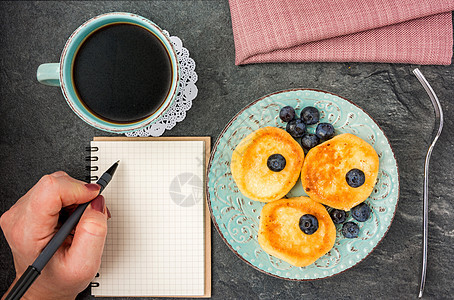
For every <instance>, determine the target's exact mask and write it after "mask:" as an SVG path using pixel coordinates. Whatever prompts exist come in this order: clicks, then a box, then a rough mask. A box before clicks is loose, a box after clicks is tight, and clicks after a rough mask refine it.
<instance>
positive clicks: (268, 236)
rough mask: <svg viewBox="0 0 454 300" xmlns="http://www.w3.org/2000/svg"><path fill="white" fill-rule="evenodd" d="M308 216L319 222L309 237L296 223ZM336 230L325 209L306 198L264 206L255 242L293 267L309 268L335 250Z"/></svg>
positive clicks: (279, 201)
mask: <svg viewBox="0 0 454 300" xmlns="http://www.w3.org/2000/svg"><path fill="white" fill-rule="evenodd" d="M305 214H311V215H313V216H315V217H316V218H317V220H318V225H319V227H318V229H317V231H315V232H314V233H313V234H312V235H308V234H305V233H304V232H302V231H301V229H300V227H299V219H300V218H301V216H303V215H305ZM335 240H336V227H335V226H334V223H333V221H332V220H331V217H330V216H329V214H328V212H327V211H326V208H325V207H324V206H323V205H321V204H320V203H318V202H315V201H313V200H311V199H310V198H308V197H296V198H289V199H281V200H277V201H273V202H270V203H267V204H266V205H265V206H264V207H263V209H262V212H261V214H260V227H259V234H258V242H259V244H260V246H261V247H262V249H263V250H265V251H266V252H267V253H268V254H271V255H273V256H275V257H277V258H280V259H282V260H284V261H286V262H288V263H290V264H291V265H294V266H296V267H304V266H308V265H310V264H312V263H313V262H315V261H316V260H317V259H318V258H320V257H321V256H323V255H324V254H326V253H327V252H328V251H329V250H331V248H332V247H333V246H334V241H335Z"/></svg>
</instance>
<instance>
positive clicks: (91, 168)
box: [85, 147, 99, 182]
mask: <svg viewBox="0 0 454 300" xmlns="http://www.w3.org/2000/svg"><path fill="white" fill-rule="evenodd" d="M98 150H99V148H98V147H85V151H87V152H90V153H91V152H96V151H98ZM85 161H89V162H93V161H98V157H97V156H93V155H89V156H85ZM98 169H99V168H98V166H91V165H90V166H85V170H86V171H90V172H95V171H98ZM85 179H86V180H87V181H89V182H93V181H97V180H98V179H99V177H98V176H86V177H85Z"/></svg>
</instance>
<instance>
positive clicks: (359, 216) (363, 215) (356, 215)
mask: <svg viewBox="0 0 454 300" xmlns="http://www.w3.org/2000/svg"><path fill="white" fill-rule="evenodd" d="M350 211H351V213H352V217H353V219H355V220H356V221H359V222H366V221H367V219H369V217H370V207H369V205H367V204H366V203H365V202H363V203H360V204H358V205H356V206H355V207H353V208H352V209H351V210H350Z"/></svg>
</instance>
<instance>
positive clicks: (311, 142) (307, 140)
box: [301, 133, 320, 150]
mask: <svg viewBox="0 0 454 300" xmlns="http://www.w3.org/2000/svg"><path fill="white" fill-rule="evenodd" d="M318 143H320V139H319V138H318V136H316V135H315V134H312V133H306V134H305V135H303V137H302V138H301V146H303V148H304V149H306V150H310V149H312V148H314V147H315V146H317V145H318Z"/></svg>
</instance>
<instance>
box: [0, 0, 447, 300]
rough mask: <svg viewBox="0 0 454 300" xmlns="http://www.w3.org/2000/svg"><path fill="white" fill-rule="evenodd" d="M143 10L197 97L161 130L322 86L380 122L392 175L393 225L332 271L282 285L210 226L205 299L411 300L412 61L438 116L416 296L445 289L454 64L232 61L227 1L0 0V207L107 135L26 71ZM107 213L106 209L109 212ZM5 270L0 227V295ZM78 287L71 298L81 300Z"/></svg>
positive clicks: (419, 168)
mask: <svg viewBox="0 0 454 300" xmlns="http://www.w3.org/2000/svg"><path fill="white" fill-rule="evenodd" d="M111 11H127V12H132V13H137V14H139V15H142V16H144V17H147V18H149V19H151V20H153V21H154V22H156V23H157V24H159V25H160V26H161V27H162V28H164V29H166V30H167V31H169V32H170V34H172V35H176V36H178V37H180V38H181V40H182V41H183V45H184V46H185V47H186V48H187V49H188V50H189V51H190V53H191V57H192V58H193V59H194V60H195V61H196V64H197V67H196V71H197V73H198V75H199V80H198V83H197V86H198V88H199V94H198V97H197V98H196V99H195V100H194V102H193V107H192V108H191V110H189V112H188V114H187V116H186V119H185V120H184V121H183V122H181V123H178V124H177V125H176V126H175V128H174V129H172V130H171V131H167V132H166V133H165V135H167V136H182V135H194V136H197V135H208V136H211V138H212V142H213V143H214V142H215V140H216V138H217V136H218V134H219V133H220V132H221V130H222V129H223V127H224V125H225V124H226V123H227V122H228V121H229V120H230V118H231V117H233V116H234V115H235V114H236V113H237V112H238V111H239V110H240V109H241V108H243V107H244V106H245V105H246V104H248V103H250V102H251V101H253V100H255V99H257V98H260V97H262V96H264V95H266V94H268V93H271V92H274V91H278V90H284V89H288V88H295V87H305V88H316V89H322V90H326V91H330V92H333V93H336V94H338V95H341V96H343V97H345V98H347V99H350V100H352V101H353V102H355V103H356V104H357V105H359V106H360V107H362V108H363V109H364V110H365V111H367V112H368V113H369V114H370V115H371V116H372V117H373V118H374V119H375V120H376V121H377V123H378V124H379V125H380V126H381V127H382V129H383V130H384V132H385V134H386V135H387V136H388V138H389V140H390V142H391V145H392V147H393V149H394V152H395V155H396V158H397V161H398V165H399V172H400V181H401V190H400V201H399V205H398V208H397V212H396V215H395V218H394V221H393V224H392V226H391V228H390V230H389V232H388V234H387V236H386V237H385V239H384V240H383V241H382V242H381V243H380V244H379V245H378V247H377V248H376V249H375V251H373V252H372V254H371V255H370V256H369V257H367V258H366V259H365V260H364V261H362V262H361V263H360V264H358V265H357V266H355V267H354V268H352V269H350V270H348V271H346V272H344V273H342V274H339V275H336V276H334V277H331V278H328V279H324V280H318V281H310V282H292V281H286V280H282V279H277V278H274V277H271V276H268V275H265V274H263V273H261V272H259V271H256V270H255V269H253V268H251V267H250V266H248V265H247V264H245V263H244V262H243V261H241V260H240V259H239V258H238V257H236V256H235V254H233V253H232V252H231V251H230V250H229V248H228V247H227V246H226V245H225V244H224V242H223V241H222V239H221V238H220V237H219V235H218V233H217V232H216V230H215V229H214V227H213V232H212V286H213V287H212V298H213V299H300V298H305V299H318V298H333V299H341V298H342V299H349V298H355V299H356V298H370V299H395V298H402V299H414V298H416V297H417V293H418V289H419V277H420V270H421V266H420V265H421V240H422V190H423V169H424V158H425V153H426V151H427V148H428V145H429V142H430V140H431V134H432V130H433V127H434V112H433V109H432V106H431V103H430V100H429V98H428V96H427V95H426V93H425V91H424V90H423V88H422V86H421V85H420V84H419V82H418V81H417V79H416V77H414V76H413V75H412V73H411V71H412V70H413V69H414V68H415V67H419V68H420V70H421V71H422V72H423V74H424V75H425V76H426V78H427V79H428V81H429V82H430V83H431V85H432V87H433V89H434V90H435V92H436V93H437V95H438V97H439V99H440V101H441V103H442V106H443V109H444V113H445V127H444V131H443V134H442V136H441V138H440V140H439V142H438V143H437V145H436V147H435V150H434V152H433V154H432V160H431V171H430V213H429V215H430V230H429V267H428V273H427V282H426V292H425V298H427V299H448V298H452V297H453V296H452V295H453V294H454V287H453V285H452V283H453V282H452V280H453V278H454V264H453V260H454V246H453V245H454V225H453V224H454V223H453V222H452V219H453V217H454V214H453V211H454V195H453V193H452V186H453V180H452V178H453V176H454V163H453V161H454V160H453V153H454V135H453V134H452V132H453V130H454V124H453V120H454V103H453V96H454V66H453V65H450V66H417V65H407V64H373V63H292V64H279V63H277V64H262V65H247V66H241V67H238V66H235V65H234V44H233V36H232V28H231V21H230V13H229V6H228V2H227V0H218V1H215V0H211V1H209V0H206V1H189V0H186V1H185V0H181V1H137V2H134V1H126V2H115V1H114V2H47V1H45V2H22V1H19V2H3V1H2V2H0V129H1V134H0V170H1V172H2V175H0V213H3V212H4V211H6V210H7V209H8V208H9V207H10V206H11V205H12V204H13V203H14V202H15V201H16V200H17V199H18V198H20V197H21V196H22V195H23V194H24V193H25V192H26V191H27V190H28V189H29V188H31V187H32V186H33V185H34V184H35V183H36V181H37V180H38V179H39V178H40V177H41V176H42V175H44V174H46V173H50V172H54V171H57V170H65V171H66V172H68V173H69V174H70V175H72V176H73V177H76V178H78V179H82V180H83V179H84V178H85V176H86V175H87V174H86V172H85V171H84V166H85V162H84V155H85V153H84V148H85V146H86V145H88V142H89V141H90V140H91V139H92V137H93V136H99V135H108V134H106V133H104V132H101V131H98V130H96V129H94V128H91V127H90V126H88V125H86V124H85V123H84V122H82V121H81V120H80V119H79V118H78V117H77V116H76V115H75V114H74V113H72V111H71V109H70V108H69V106H68V105H67V104H66V103H65V100H64V98H63V95H62V94H61V92H60V90H59V89H58V88H52V87H47V86H44V85H41V84H39V83H38V82H37V81H36V79H35V76H36V75H35V74H36V69H37V67H38V66H39V65H40V64H41V63H46V62H58V60H59V56H60V53H61V50H62V48H63V46H64V44H65V41H66V39H67V38H68V37H69V36H70V34H71V33H72V32H73V31H74V30H75V29H76V28H77V27H78V26H79V25H80V24H81V23H83V22H84V21H86V20H87V19H89V18H91V17H93V16H96V15H98V14H101V13H105V12H111ZM113 217H115V216H113ZM13 277H14V269H13V263H12V256H11V253H10V250H9V247H8V245H7V243H6V241H5V238H4V236H3V233H2V234H0V294H3V293H4V292H5V291H6V289H7V287H8V286H9V284H10V283H11V282H12V280H13ZM89 295H90V293H89V291H88V290H86V291H84V292H83V293H82V294H81V295H80V296H79V298H80V299H88V298H90V296H89Z"/></svg>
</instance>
